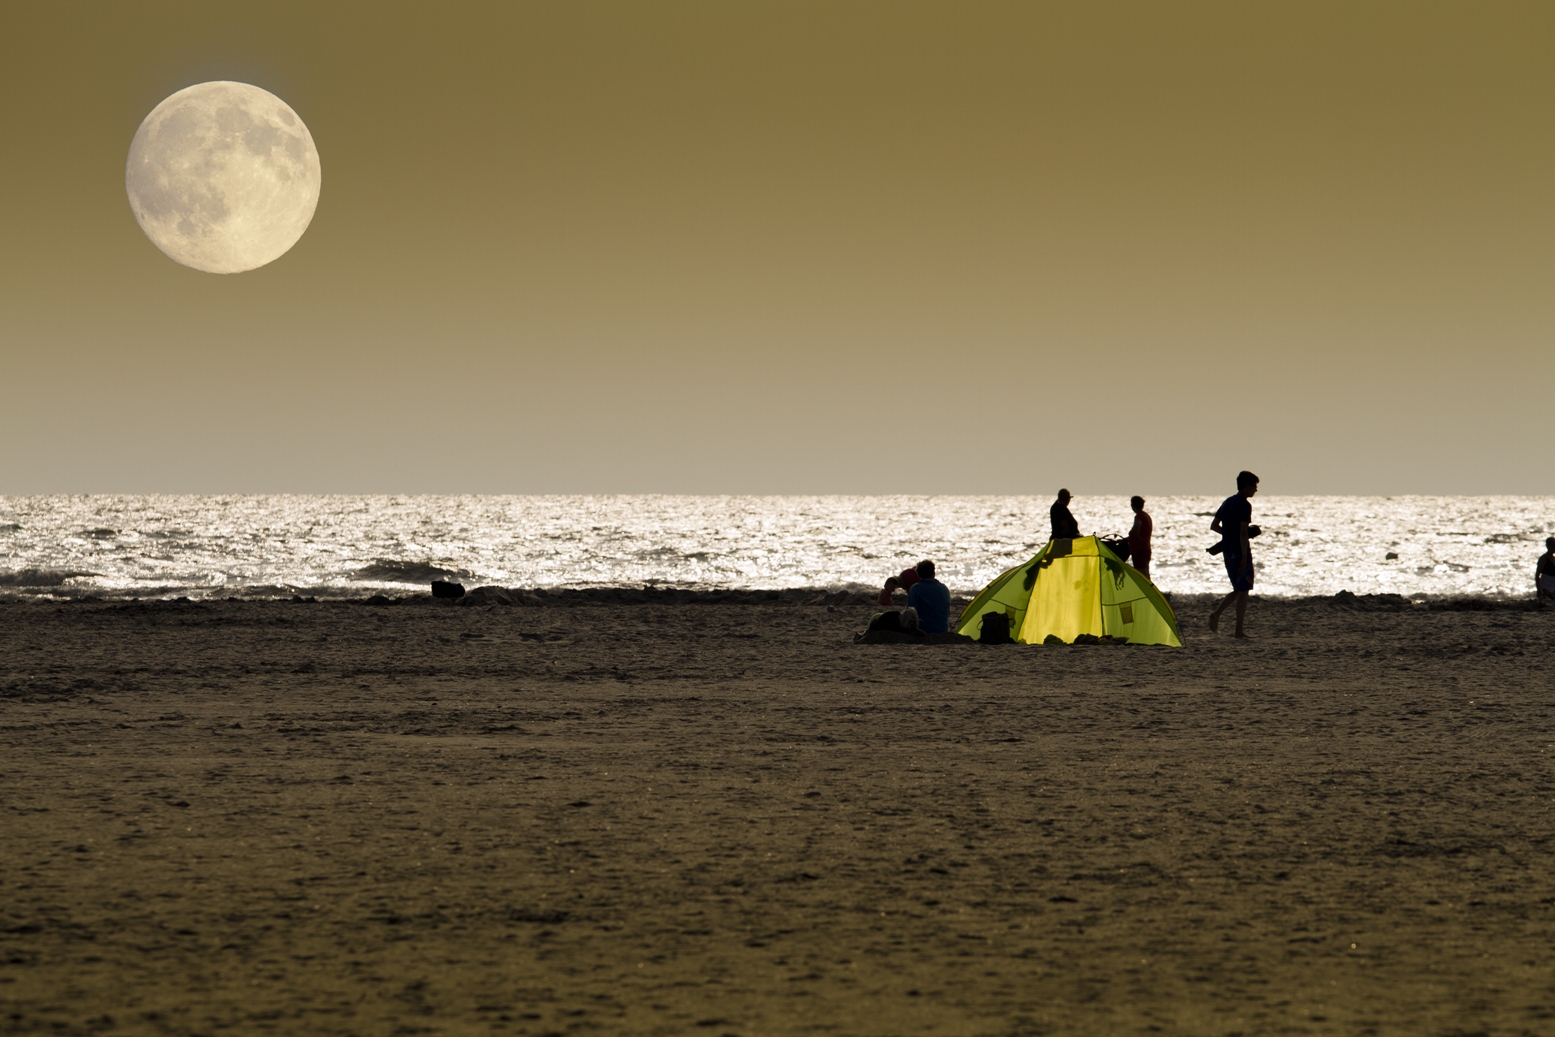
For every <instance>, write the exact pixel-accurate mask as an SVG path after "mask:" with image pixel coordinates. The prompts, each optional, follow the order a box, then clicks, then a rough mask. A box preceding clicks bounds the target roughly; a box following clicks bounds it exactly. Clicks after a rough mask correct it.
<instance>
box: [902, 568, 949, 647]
mask: <svg viewBox="0 0 1555 1037" xmlns="http://www.w3.org/2000/svg"><path fill="white" fill-rule="evenodd" d="M907 605H908V607H909V608H913V609H916V610H917V612H918V629H920V630H922V631H923V632H924V633H925V634H943V633H944V632H945V631H946V630H948V629H950V588H948V587H946V586H945V585H944V584H943V583H940V582H939V581H938V580H936V579H935V578H934V563H933V562H930V561H927V560H925V561H922V562H919V563H918V582H917V583H915V584H913V585H912V590H910V591H908V592H907Z"/></svg>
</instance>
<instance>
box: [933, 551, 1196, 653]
mask: <svg viewBox="0 0 1555 1037" xmlns="http://www.w3.org/2000/svg"><path fill="white" fill-rule="evenodd" d="M990 612H1002V613H1004V614H1005V615H1007V616H1009V618H1010V636H1011V637H1013V638H1014V639H1015V640H1017V641H1019V642H1020V643H1022V644H1041V643H1042V642H1043V641H1045V640H1047V638H1048V637H1050V636H1052V637H1057V638H1059V639H1060V640H1062V641H1063V642H1064V643H1065V644H1070V643H1073V641H1074V639H1075V638H1076V637H1079V636H1080V635H1081V634H1090V635H1093V636H1095V637H1098V638H1101V637H1110V638H1112V639H1113V640H1116V641H1121V640H1125V639H1126V640H1127V641H1128V643H1129V644H1135V645H1172V646H1173V647H1176V648H1181V647H1182V637H1181V635H1180V634H1179V633H1178V631H1177V616H1176V615H1175V614H1174V613H1173V612H1172V607H1171V606H1170V605H1168V604H1167V603H1166V599H1165V598H1163V597H1161V592H1160V591H1158V590H1156V589H1155V584H1153V583H1151V582H1150V581H1149V580H1148V579H1146V578H1145V576H1144V574H1143V573H1141V572H1140V571H1139V570H1137V569H1135V568H1133V567H1132V566H1130V565H1127V564H1126V563H1125V562H1124V561H1123V560H1122V559H1121V558H1119V557H1118V556H1117V555H1115V554H1113V553H1112V551H1111V550H1110V549H1109V548H1108V547H1107V545H1106V544H1103V543H1101V542H1100V541H1098V540H1097V539H1096V538H1095V537H1093V536H1092V537H1077V538H1076V539H1074V540H1053V541H1050V542H1049V543H1048V545H1047V546H1046V547H1044V548H1043V549H1042V550H1041V551H1039V552H1037V556H1036V557H1035V558H1033V559H1031V561H1029V562H1023V563H1021V564H1020V565H1017V566H1016V567H1015V568H1013V569H1011V570H1009V571H1008V572H1006V573H1004V574H1003V575H1001V576H1000V577H999V578H998V579H996V580H994V581H993V582H992V583H990V584H989V585H988V586H987V587H985V588H983V592H982V593H981V594H979V595H978V596H977V597H976V598H974V599H973V601H972V604H970V605H968V606H967V608H966V611H965V612H963V613H962V614H961V624H960V625H959V626H958V627H957V628H956V633H958V634H966V635H968V636H969V637H977V636H978V634H980V633H981V632H982V629H983V616H984V615H986V614H988V613H990Z"/></svg>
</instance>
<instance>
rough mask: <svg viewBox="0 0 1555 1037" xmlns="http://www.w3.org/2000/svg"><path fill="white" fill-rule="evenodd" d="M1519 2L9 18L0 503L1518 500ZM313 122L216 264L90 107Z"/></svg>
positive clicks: (1544, 199) (1542, 85)
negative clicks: (222, 107) (460, 497)
mask: <svg viewBox="0 0 1555 1037" xmlns="http://www.w3.org/2000/svg"><path fill="white" fill-rule="evenodd" d="M1551 54H1555V5H1551V4H1548V3H1544V2H1530V3H1495V2H1463V3H1431V2H1428V0H1407V2H1399V3H1367V2H1359V0H1343V2H1335V3H1301V2H1291V3H1281V4H1273V3H1249V2H1247V0H1234V2H1226V3H1172V2H1162V0H1142V2H1137V3H1122V2H1119V3H1105V2H1099V3H1079V2H1066V3H1040V2H1034V0H1020V2H1010V3H977V2H966V0H957V2H954V3H951V2H944V3H937V4H920V3H910V2H903V0H889V2H881V3H847V2H837V0H828V2H821V3H804V2H796V0H777V2H771V3H765V2H754V0H753V2H748V3H728V2H723V0H709V2H705V3H687V2H676V0H654V2H652V3H642V2H640V0H631V2H613V3H612V2H587V0H565V2H563V0H557V2H553V3H522V2H502V3H491V4H473V3H466V4H460V3H449V4H426V3H407V4H393V3H384V2H381V0H374V2H372V3H365V2H364V3H346V2H331V3H325V4H318V3H296V4H287V3H280V2H266V3H263V4H258V3H231V4H211V3H208V2H205V0H201V2H198V3H184V4H174V3H161V2H155V0H147V2H145V3H137V4H113V5H109V4H99V3H63V2H61V3H49V4H25V5H24V4H8V5H6V6H5V7H4V9H3V11H0V102H3V103H0V127H3V132H4V137H3V141H4V144H3V146H0V371H3V379H0V384H3V393H4V397H3V399H4V404H3V406H0V493H40V492H67V491H68V492H159V491H169V492H173V491H178V492H202V493H215V492H251V491H252V492H262V491H296V492H480V493H530V492H591V493H605V492H696V493H702V492H706V493H877V492H901V493H1039V494H1043V495H1046V494H1050V493H1051V492H1053V491H1054V490H1056V489H1057V487H1058V486H1059V485H1061V484H1062V485H1067V486H1068V487H1070V488H1071V489H1073V490H1074V491H1075V492H1076V493H1079V494H1097V493H1117V494H1127V493H1133V492H1140V493H1145V494H1147V495H1148V494H1152V493H1154V494H1165V493H1215V492H1220V491H1224V492H1230V491H1231V489H1232V488H1233V487H1232V482H1233V478H1234V475H1235V473H1236V471H1237V470H1238V469H1240V468H1244V467H1248V468H1252V469H1254V470H1256V471H1257V472H1259V474H1260V475H1262V476H1263V479H1264V486H1263V488H1264V490H1265V492H1268V493H1274V494H1303V493H1381V494H1397V493H1473V494H1479V493H1542V494H1550V493H1555V462H1552V456H1551V455H1552V450H1555V344H1552V333H1555V291H1552V288H1555V61H1552V60H1551V57H1550V56H1551ZM212 79H233V80H241V81H244V82H249V83H254V84H256V85H258V86H261V87H264V88H265V89H267V90H270V91H272V92H273V93H275V94H277V95H278V96H279V97H281V98H282V99H283V100H284V101H286V102H287V103H288V104H289V105H291V107H292V108H293V109H294V110H295V111H296V112H297V113H298V114H299V115H300V116H301V117H302V118H303V120H304V121H305V122H306V123H307V125H308V127H309V129H310V130H311V131H312V134H313V137H314V140H315V141H316V142H317V145H318V149H319V153H320V156H321V159H322V165H323V189H322V194H321V198H320V202H319V206H318V210H317V213H316V215H315V217H314V219H313V223H312V226H311V227H310V229H309V230H308V232H307V233H306V234H305V235H304V236H303V238H302V240H301V241H300V242H299V243H298V244H297V245H296V246H295V247H294V248H293V249H292V250H291V251H290V252H289V253H287V254H286V255H285V256H283V257H282V258H281V259H279V260H277V261H276V262H274V263H272V264H270V265H269V266H266V267H263V268H261V269H259V270H256V271H252V272H250V273H244V274H237V275H230V276H219V275H211V274H203V273H199V272H196V271H194V270H191V269H188V268H185V267H182V266H179V265H177V264H176V263H174V262H172V261H171V260H169V259H168V258H167V257H166V256H164V255H163V254H162V253H161V252H160V251H158V250H157V248H156V247H155V246H153V245H152V244H151V243H150V242H149V241H148V240H146V238H145V236H144V235H143V234H142V233H141V231H140V229H139V228H138V226H137V225H136V222H135V219H134V216H133V215H132V213H131V212H130V208H129V205H128V203H127V201H126V197H125V189H124V164H125V157H126V154H127V151H128V148H129V144H130V140H131V138H132V137H133V135H134V133H135V130H136V128H137V127H138V126H139V124H140V121H141V120H142V119H143V118H144V117H145V115H146V114H147V113H148V112H149V111H150V110H151V109H152V108H153V107H155V106H156V104H157V103H158V102H160V101H161V100H162V99H163V98H164V97H166V96H167V95H169V94H171V93H173V92H174V91H176V90H178V89H180V88H182V87H185V86H188V85H191V84H193V83H197V82H201V81H204V80H212Z"/></svg>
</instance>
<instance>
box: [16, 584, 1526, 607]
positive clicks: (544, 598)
mask: <svg viewBox="0 0 1555 1037" xmlns="http://www.w3.org/2000/svg"><path fill="white" fill-rule="evenodd" d="M405 590H406V589H404V588H381V589H375V590H370V591H366V592H364V590H363V589H356V590H354V591H352V592H347V593H334V592H332V591H331V590H330V589H327V588H322V589H321V588H311V589H308V588H301V589H297V590H295V591H288V592H286V593H285V594H275V595H263V596H252V597H243V596H239V595H224V596H209V597H198V598H194V597H189V596H187V595H180V596H178V597H121V596H105V595H101V594H80V595H62V596H60V597H51V596H44V595H36V596H33V595H19V594H0V606H3V605H105V606H115V607H117V606H123V605H145V606H155V605H188V604H198V605H221V604H280V605H288V604H321V605H371V606H410V607H421V606H432V607H438V608H444V607H471V606H492V605H503V606H509V605H510V606H513V607H518V608H546V607H574V606H581V605H774V606H832V607H840V606H843V605H847V606H858V605H871V606H874V607H876V608H879V609H884V608H887V607H890V608H904V607H905V601H902V600H898V601H897V602H895V603H894V604H893V605H891V606H884V605H879V604H878V602H877V601H876V595H877V594H878V593H879V588H858V587H850V588H825V587H799V588H784V589H780V590H762V589H743V588H739V589H737V588H729V589H716V590H687V589H682V588H671V587H651V586H637V587H632V586H600V587H562V588H556V587H551V588H547V587H535V588H522V587H496V586H491V587H471V588H468V590H467V592H466V598H471V597H472V596H474V595H475V592H477V591H497V592H501V593H502V594H504V595H506V596H507V597H508V599H509V600H508V601H505V602H503V601H496V600H491V599H489V598H475V599H474V600H469V601H468V602H467V603H466V601H465V599H438V598H434V597H433V596H432V595H431V593H429V592H425V591H412V592H410V593H406V592H405ZM1163 596H1164V597H1165V598H1166V600H1167V601H1168V602H1171V603H1172V604H1173V606H1174V608H1175V607H1176V606H1177V605H1179V604H1184V603H1195V602H1216V601H1219V600H1220V598H1221V597H1222V596H1223V595H1221V594H1172V593H1169V592H1163ZM974 597H975V594H960V593H954V592H953V593H952V594H951V607H952V609H957V608H965V607H966V606H967V605H968V604H970V603H971V601H972V599H973V598H974ZM1248 600H1249V602H1250V603H1251V604H1253V605H1258V604H1264V603H1268V604H1278V605H1321V604H1327V605H1334V606H1338V607H1342V608H1350V609H1354V610H1357V611H1374V612H1376V611H1380V612H1393V611H1409V610H1413V609H1418V610H1421V611H1432V612H1468V611H1483V610H1510V611H1535V612H1537V611H1539V610H1540V609H1541V608H1544V607H1547V606H1544V605H1541V603H1540V602H1539V601H1538V599H1536V598H1535V597H1534V595H1533V593H1532V592H1531V591H1530V592H1529V593H1528V594H1526V595H1499V594H1416V595H1404V594H1353V593H1351V592H1349V591H1340V592H1339V593H1337V594H1331V595H1302V596H1295V595H1292V596H1275V595H1259V594H1256V593H1255V594H1253V595H1251V596H1250V597H1249V599H1248Z"/></svg>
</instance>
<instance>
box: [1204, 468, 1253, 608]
mask: <svg viewBox="0 0 1555 1037" xmlns="http://www.w3.org/2000/svg"><path fill="white" fill-rule="evenodd" d="M1257 492H1258V476H1256V475H1254V474H1253V473H1252V472H1238V473H1237V477H1236V493H1234V494H1233V495H1231V496H1230V497H1227V498H1226V499H1225V503H1223V504H1221V505H1220V510H1219V511H1217V512H1215V519H1214V521H1213V522H1211V523H1210V524H1209V528H1210V529H1211V530H1212V531H1213V532H1216V533H1219V534H1220V542H1221V544H1222V545H1224V551H1223V552H1222V555H1221V557H1223V558H1224V559H1225V561H1226V575H1227V576H1229V577H1230V578H1231V593H1230V594H1227V595H1226V596H1225V599H1224V600H1223V601H1221V603H1220V604H1219V605H1217V606H1216V607H1215V611H1214V612H1211V613H1210V614H1209V628H1210V630H1211V631H1217V630H1219V629H1220V614H1221V613H1222V612H1224V611H1225V610H1226V606H1228V605H1230V604H1231V603H1232V602H1233V601H1234V602H1236V636H1237V637H1246V636H1247V633H1246V631H1244V630H1243V629H1242V621H1243V620H1244V619H1245V618H1246V616H1247V595H1248V593H1249V592H1250V591H1252V589H1253V549H1252V545H1251V543H1250V540H1251V538H1250V537H1249V536H1248V533H1247V527H1248V526H1250V525H1252V523H1253V501H1252V496H1253V494H1255V493H1257Z"/></svg>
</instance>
